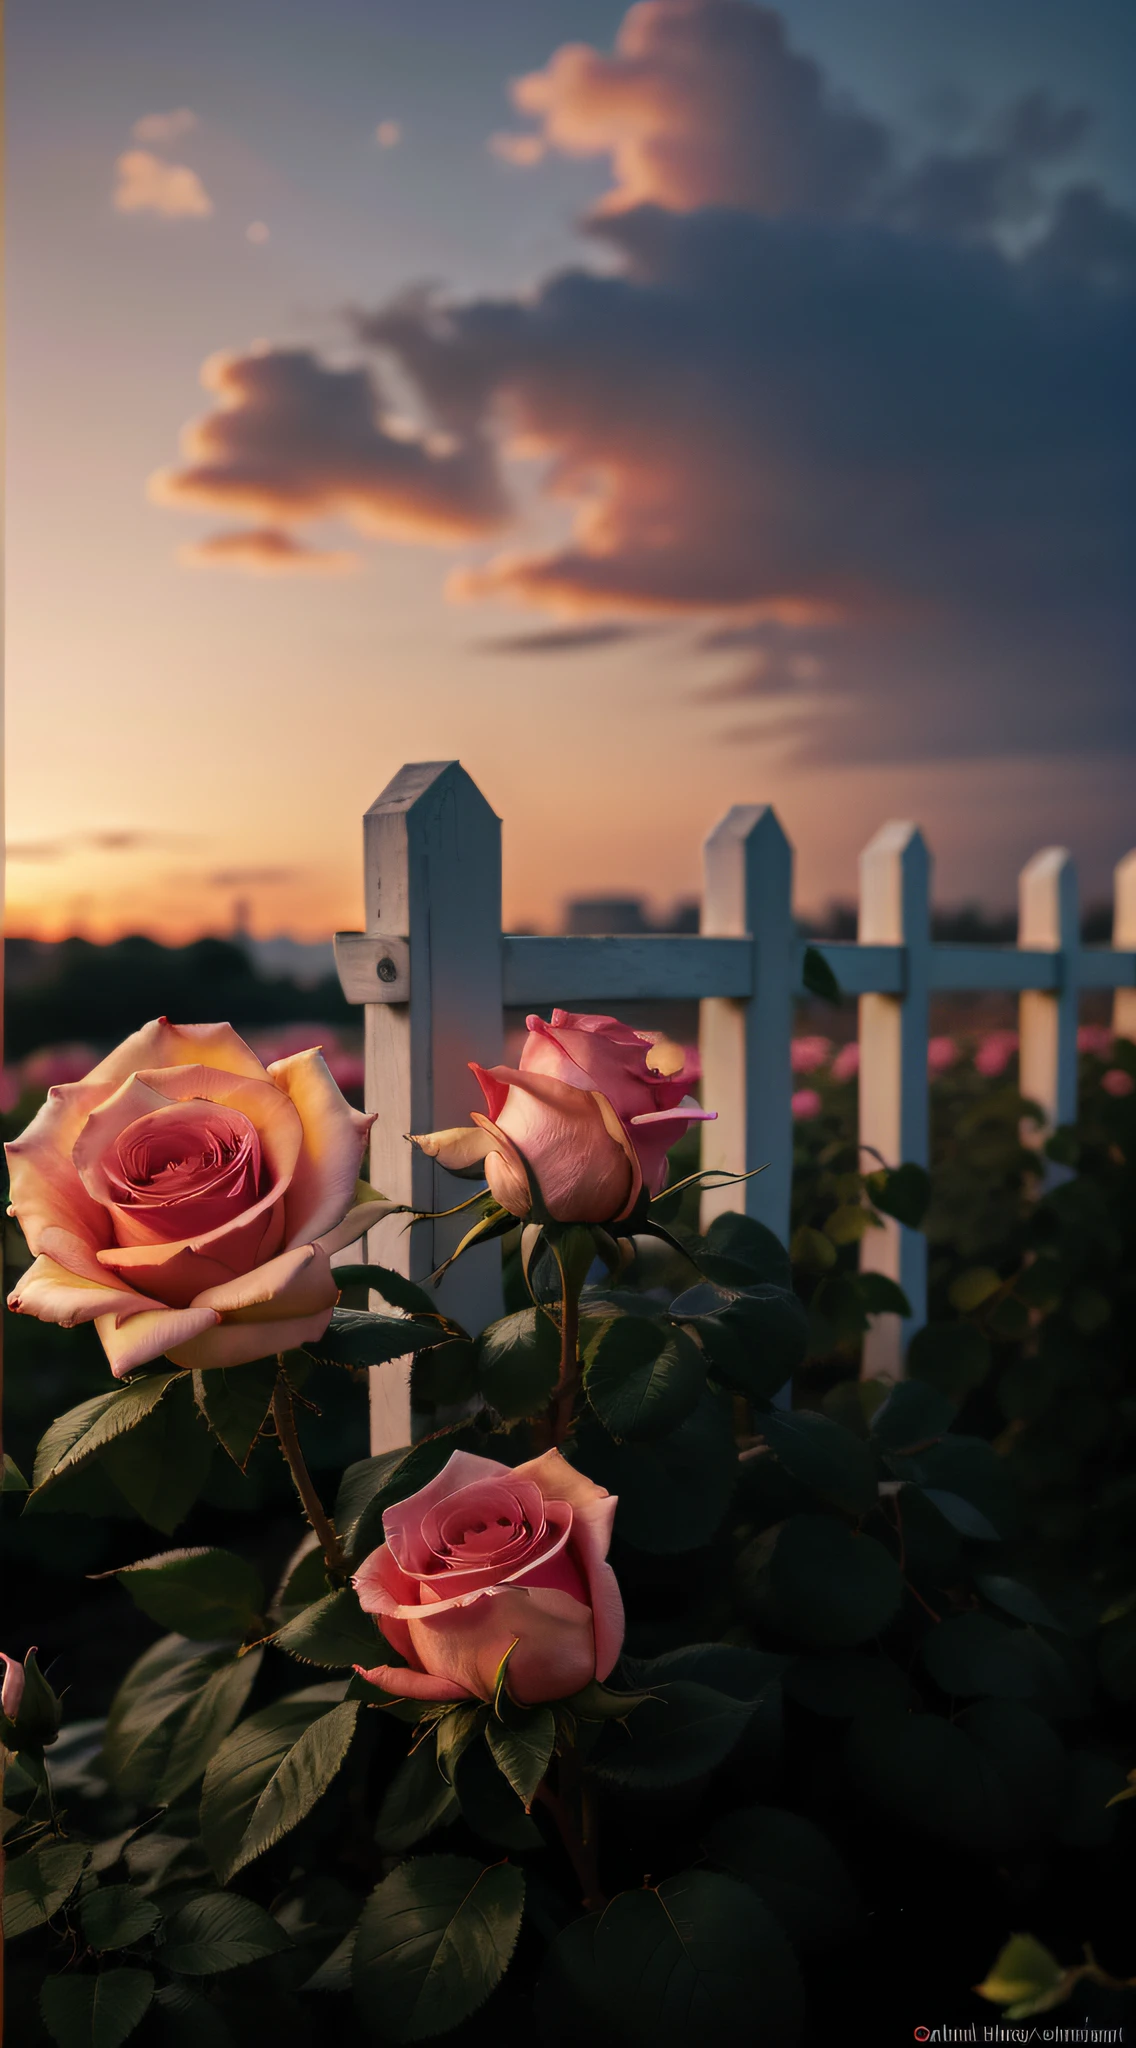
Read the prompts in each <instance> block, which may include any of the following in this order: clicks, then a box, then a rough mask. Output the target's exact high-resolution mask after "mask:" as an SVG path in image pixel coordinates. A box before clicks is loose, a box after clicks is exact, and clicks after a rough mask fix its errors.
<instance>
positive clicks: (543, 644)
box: [473, 619, 646, 654]
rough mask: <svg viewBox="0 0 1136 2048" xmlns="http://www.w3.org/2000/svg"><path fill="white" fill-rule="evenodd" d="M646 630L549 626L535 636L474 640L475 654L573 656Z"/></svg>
mask: <svg viewBox="0 0 1136 2048" xmlns="http://www.w3.org/2000/svg"><path fill="white" fill-rule="evenodd" d="M645 630H646V629H645V628H644V627H642V626H629V625H623V624H620V623H619V621H618V620H615V619H612V620H608V621H607V622H606V623H597V624H596V625H594V626H549V627H547V628H546V629H545V630H544V631H542V632H537V633H508V634H501V635H500V636H499V637H497V638H495V639H492V640H475V641H474V642H473V650H474V652H475V653H476V654H575V653H577V652H580V651H583V650H586V649H588V648H590V647H611V646H614V645H615V644H616V643H617V642H619V641H620V640H634V639H638V638H639V637H641V635H642V634H643V632H644V631H645Z"/></svg>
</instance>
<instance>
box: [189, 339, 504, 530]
mask: <svg viewBox="0 0 1136 2048" xmlns="http://www.w3.org/2000/svg"><path fill="white" fill-rule="evenodd" d="M202 383H203V384H204V385H205V388H206V390H208V391H211V392H212V393H213V394H214V395H215V399H216V405H215V408H214V410H213V411H212V412H210V413H207V414H206V415H205V417H204V418H203V419H200V420H196V421H194V423H193V424H192V425H191V426H189V427H187V428H186V430H185V433H184V435H183V456H184V460H183V462H182V464H181V465H180V467H177V468H174V469H166V470H160V471H159V472H158V473H157V475H155V476H154V477H152V478H151V480H150V493H151V496H152V497H154V498H155V499H156V500H157V501H158V502H159V503H160V504H166V505H181V506H186V507H190V508H198V507H203V508H205V509H206V510H208V511H224V512H230V513H231V512H237V513H244V514H245V515H246V516H248V517H250V518H252V519H256V520H261V521H267V522H268V523H269V526H270V528H279V527H280V526H285V527H287V526H290V525H293V524H295V523H296V522H298V521H302V520H309V519H319V518H327V517H329V516H338V517H341V518H345V519H348V520H350V521H351V522H352V523H353V524H354V525H355V526H357V527H360V528H363V529H365V530H367V531H370V532H375V533H385V534H392V535H397V536H400V537H401V538H403V539H414V540H424V539H425V540H453V539H455V538H462V539H466V538H468V537H469V536H471V535H474V534H479V533H489V532H492V531H493V530H494V528H495V527H497V526H499V525H500V524H501V522H502V518H503V516H504V513H505V509H506V508H505V500H504V497H503V494H502V490H501V486H500V483H499V480H498V476H497V470H496V466H495V462H494V458H493V454H492V451H491V449H490V447H489V446H488V445H487V443H486V442H485V441H484V440H483V439H482V438H481V437H480V436H478V435H470V436H468V437H467V438H466V440H465V441H464V442H462V443H460V444H455V443H453V442H452V441H451V442H446V441H444V440H443V439H442V438H441V437H440V436H427V435H422V434H418V433H415V432H414V431H413V430H412V429H410V428H403V427H401V426H396V423H395V422H394V421H393V420H392V419H391V418H390V417H389V415H386V414H385V413H384V405H383V394H382V391H381V389H380V387H379V384H378V382H377V380H376V379H375V377H374V376H373V375H372V373H371V371H370V370H368V369H365V368H359V367H355V368H349V369H336V368H333V367H331V366H330V365H328V364H326V363H322V362H321V361H320V360H319V358H318V357H317V356H316V355H315V354H313V352H312V351H311V350H309V349H302V348H290V349H284V348H257V349H253V350H251V351H250V352H249V353H247V354H244V355H241V354H235V353H229V354H221V355H216V356H212V357H211V358H210V359H209V361H208V362H207V363H206V364H205V367H204V369H203V371H202ZM245 540H246V544H247V542H248V536H247V535H246V536H245ZM213 553H214V558H216V557H217V556H218V554H219V555H220V556H221V557H223V558H227V559H228V560H230V561H233V560H234V559H236V558H237V556H238V555H239V543H238V542H237V541H236V540H235V539H234V538H233V537H231V536H226V537H224V539H223V541H222V543H221V545H220V548H219V549H218V546H217V544H216V542H215V543H214V549H213ZM197 559H198V560H200V559H202V556H201V553H200V549H199V550H198V552H197ZM276 560H277V562H279V552H278V549H277V554H276ZM252 561H253V565H255V566H257V567H261V568H263V567H264V566H265V554H264V548H263V545H262V546H260V547H259V548H258V547H257V545H256V543H255V541H254V542H253V543H252ZM249 565H250V564H249V559H248V558H246V563H245V566H249Z"/></svg>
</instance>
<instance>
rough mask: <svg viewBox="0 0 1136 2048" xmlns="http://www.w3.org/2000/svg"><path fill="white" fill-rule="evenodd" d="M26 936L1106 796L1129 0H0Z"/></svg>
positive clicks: (543, 910)
mask: <svg viewBox="0 0 1136 2048" xmlns="http://www.w3.org/2000/svg"><path fill="white" fill-rule="evenodd" d="M8 77H9V83H10V103H11V116H10V138H9V173H10V192H11V197H10V225H9V317H10V343H9V407H10V418H11V432H10V467H9V514H8V520H9V525H8V534H9V677H10V684H9V689H10V696H9V712H8V726H9V757H8V790H9V805H8V831H9V834H10V838H11V846H10V853H9V866H8V904H9V909H8V923H9V929H10V930H13V931H16V932H24V933H28V934H39V935H41V936H45V937H48V936H58V935H60V934H62V933H63V932H65V931H67V930H70V929H76V928H79V929H83V930H86V931H88V932H89V933H90V935H91V936H92V937H98V938H110V937H113V936H115V935H117V934H120V933H123V932H128V931H134V930H142V931H148V932H152V933H153V934H154V935H155V936H159V937H162V938H164V939H167V940H178V941H180V940H182V939H185V938H187V937H189V936H191V935H192V934H194V933H195V932H198V931H210V930H211V931H217V930H223V929H225V928H226V926H227V923H228V921H229V920H230V918H231V915H232V906H233V904H234V902H235V901H236V900H238V899H240V900H242V901H243V902H245V903H246V904H247V919H246V922H247V925H248V929H249V930H250V931H251V932H252V933H254V934H255V935H257V936H258V937H260V938H265V937H267V936H269V935H270V934H273V933H276V932H283V931H287V932H291V933H292V934H294V935H295V936H296V937H297V938H299V939H301V940H318V939H321V938H323V937H325V936H326V935H327V934H328V933H329V932H330V931H332V930H333V929H336V928H351V927H353V926H358V925H359V924H360V923H361V922H362V889H361V875H360V864H361V843H360V841H361V835H360V821H361V815H362V812H363V810H364V808H365V807H366V806H367V805H368V804H369V803H370V802H371V801H373V799H374V798H375V796H377V794H378V793H379V790H380V789H381V788H382V787H383V786H384V784H385V783H386V782H387V781H388V780H389V779H390V777H391V776H392V775H393V774H394V773H396V772H397V770H398V768H399V766H400V765H401V763H402V762H403V761H404V760H414V759H438V758H446V757H450V756H456V757H458V758H460V759H461V760H462V761H463V762H464V764H465V765H466V767H467V768H468V769H469V771H470V773H471V774H472V775H473V776H474V777H475V779H476V780H477V781H478V783H479V784H480V786H481V787H482V788H483V790H484V792H485V794H486V796H487V797H488V799H489V801H490V802H491V803H492V804H493V806H494V808H495V809H496V810H497V811H498V812H499V814H500V815H501V816H502V819H503V824H504V834H503V838H504V862H505V903H504V911H505V921H506V924H507V925H508V926H510V927H513V928H516V927H520V926H525V925H529V926H539V927H542V928H544V929H550V928H554V927H555V925H556V924H557V921H558V918H559V915H560V907H561V905H562V903H563V902H564V901H565V900H566V899H567V898H569V897H585V896H595V897H598V896H614V895H619V894H622V895H626V896H643V897H645V898H646V899H647V900H648V901H649V902H650V903H651V905H652V906H654V909H655V911H656V913H658V912H661V910H662V908H663V907H664V906H666V905H668V904H670V903H672V902H675V901H677V900H678V899H680V898H684V897H686V898H689V897H691V896H693V895H696V894H697V891H698V887H699V866H700V844H701V841H702V839H703V837H704V836H705V834H706V833H707V832H708V831H709V830H710V829H711V828H712V827H713V825H714V824H715V823H716V822H717V820H718V818H720V816H721V815H722V814H723V812H724V811H725V810H726V809H727V808H728V807H729V805H730V804H731V803H735V802H745V801H748V802H753V801H772V802H773V803H774V804H775V805H776V807H777V809H778V812H779V815H780V816H781V818H782V821H783V823H784V825H785V827H786V829H787V831H788V832H789V834H790V836H791V837H792V838H793V840H794V842H795V845H796V848H797V875H798V885H797V889H798V902H799V904H800V906H801V908H802V910H803V911H805V912H814V913H815V912H817V911H819V910H820V909H821V908H823V906H824V905H825V904H826V903H827V902H828V901H830V900H832V899H841V900H844V901H847V900H850V899H852V898H854V896H855V878H856V858H857V855H858V852H859V850H860V848H861V847H862V846H863V845H864V844H865V843H866V841H867V840H868V839H869V838H870V837H871V836H872V834H873V833H874V831H875V830H876V828H877V827H878V826H879V824H880V823H881V822H882V821H883V820H884V819H885V818H887V817H889V816H890V817H894V816H911V817H915V818H917V819H918V820H919V821H920V822H921V823H922V825H923V827H924V830H925V832H926V835H927V837H928V840H929V842H930V844H931V846H932V849H933V851H934V853H935V854H936V857H937V862H938V868H937V880H936V894H937V897H938V899H939V900H940V901H941V902H943V903H948V904H957V903H960V902H963V901H967V900H979V901H983V902H985V903H987V904H989V905H991V906H992V907H995V908H1001V907H1004V906H1008V905H1010V904H1011V903H1012V902H1013V899H1014V893H1015V878H1016V872H1017V870H1018V868H1019V867H1020V866H1021V865H1022V864H1023V863H1024V862H1025V860H1026V859H1027V858H1028V857H1029V855H1030V854H1031V853H1032V852H1033V851H1035V850H1036V848H1037V847H1038V846H1040V845H1043V844H1047V843H1053V842H1054V841H1058V842H1061V843H1064V844H1068V845H1069V846H1070V847H1071V848H1072V850H1073V851H1074V853H1075V854H1076V855H1077V857H1078V860H1079V862H1080V865H1081V869H1082V878H1083V893H1084V896H1085V898H1086V899H1087V900H1089V899H1091V900H1100V899H1102V898H1104V897H1105V896H1106V895H1107V893H1108V886H1109V876H1110V871H1111V867H1112V864H1113V863H1114V861H1115V860H1117V859H1118V858H1119V857H1120V856H1121V855H1122V854H1124V853H1125V852H1127V851H1128V849H1129V847H1130V846H1131V845H1132V844H1133V843H1136V805H1134V804H1133V801H1132V796H1131V791H1132V787H1133V769H1134V765H1136V762H1134V755H1136V715H1134V694H1133V685H1132V656H1133V652H1134V646H1133V641H1134V636H1133V633H1132V614H1133V602H1132V574H1131V561H1132V554H1133V540H1134V533H1133V524H1134V515H1133V504H1134V502H1136V500H1134V498H1133V493H1132V476H1131V469H1132V462H1131V456H1132V447H1133V440H1134V436H1133V421H1132V409H1133V408H1132V398H1131V374H1130V365H1131V360H1132V359H1133V354H1134V343H1136V332H1134V326H1136V322H1134V309H1136V124H1134V123H1133V121H1132V118H1131V112H1132V107H1131V102H1132V80H1133V78H1134V77H1136V12H1134V10H1133V9H1132V8H1131V7H1130V5H1127V4H1125V0H932V4H929V5H927V6H925V7H923V8H920V9H918V10H913V9H912V8H911V7H910V5H908V4H906V0H857V5H856V7H855V8H854V9H853V8H849V7H848V6H847V4H846V0H783V4H782V5H781V6H779V7H778V8H766V7H762V6H757V5H754V4H751V0H641V4H639V5H637V6H633V7H631V8H630V9H628V8H626V7H625V6H623V5H620V4H615V0H572V4H569V0H540V4H537V5H533V4H531V0H480V4H479V5H478V6H476V7H471V6H470V5H469V4H468V0H421V4H420V5H419V6H418V7H417V8H416V9H415V10H413V12H412V13H409V14H408V12H407V10H406V9H405V8H402V7H400V6H398V5H397V4H396V0H321V5H320V6H319V7H318V8H316V7H314V6H312V5H311V0H194V4H193V5H192V6H191V5H190V4H189V0H184V4H171V5H169V6H167V7H164V8H162V9H159V10H155V9H153V8H151V7H149V6H146V5H145V4H143V0H100V6H99V7H98V8H97V9H92V8H90V6H89V5H85V4H82V0H12V4H11V6H10V9H9V17H8Z"/></svg>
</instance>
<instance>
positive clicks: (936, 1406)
mask: <svg viewBox="0 0 1136 2048" xmlns="http://www.w3.org/2000/svg"><path fill="white" fill-rule="evenodd" d="M956 1412H957V1411H956V1408H955V1404H954V1402H953V1401H952V1400H951V1399H950V1398H949V1396H948V1395H946V1394H943V1393H940V1391H939V1389H938V1388H937V1387H932V1386H928V1385H927V1383H926V1382H925V1381H923V1380H900V1381H899V1382H898V1383H897V1385H895V1386H894V1387H893V1388H892V1389H891V1392H890V1393H889V1394H888V1396H887V1399H886V1400H885V1401H882V1402H881V1403H880V1406H879V1407H878V1408H877V1409H876V1412H875V1414H874V1415H873V1416H872V1419H871V1422H870V1424H869V1428H870V1430H871V1433H872V1435H873V1437H874V1438H875V1440H876V1442H877V1443H878V1444H879V1445H880V1447H881V1449H883V1450H885V1451H910V1450H913V1449H914V1448H915V1446H916V1445H917V1444H926V1443H930V1442H932V1441H933V1440H934V1439H936V1438H938V1437H941V1436H945V1435H946V1433H947V1431H948V1429H949V1428H950V1426H951V1424H952V1422H953V1421H954V1419H955V1415H956Z"/></svg>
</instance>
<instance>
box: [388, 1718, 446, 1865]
mask: <svg viewBox="0 0 1136 2048" xmlns="http://www.w3.org/2000/svg"><path fill="white" fill-rule="evenodd" d="M457 1814H458V1802H457V1794H456V1793H455V1792H454V1790H453V1787H452V1785H451V1784H450V1781H449V1779H448V1778H446V1777H443V1775H442V1771H441V1769H440V1767H439V1763H438V1756H437V1751H436V1749H435V1745H434V1741H433V1738H432V1736H426V1737H425V1738H424V1740H423V1741H421V1742H420V1743H419V1744H418V1745H417V1747H416V1748H415V1749H412V1750H411V1752H410V1755H409V1756H408V1757H407V1758H406V1760H405V1762H403V1763H401V1764H400V1765H399V1767H398V1769H397V1771H396V1772H395V1774H394V1776H393V1778H392V1779H391V1780H390V1783H389V1784H388V1786H387V1789H386V1791H385V1793H384V1794H383V1803H382V1805H381V1806H380V1808H379V1817H378V1820H377V1821H376V1823H375V1840H376V1842H377V1843H378V1845H379V1847H380V1849H382V1850H383V1851H384V1853H385V1854H386V1855H388V1856H397V1855H400V1854H401V1852H402V1851H403V1850H404V1849H409V1848H412V1847H413V1845H414V1843H415V1842H420V1841H421V1840H422V1837H423V1835H429V1834H432V1833H433V1831H434V1829H435V1828H441V1827H445V1826H446V1825H447V1824H448V1823H449V1822H450V1821H452V1820H455V1819H456V1818H457Z"/></svg>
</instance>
